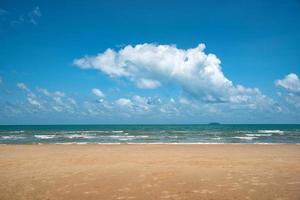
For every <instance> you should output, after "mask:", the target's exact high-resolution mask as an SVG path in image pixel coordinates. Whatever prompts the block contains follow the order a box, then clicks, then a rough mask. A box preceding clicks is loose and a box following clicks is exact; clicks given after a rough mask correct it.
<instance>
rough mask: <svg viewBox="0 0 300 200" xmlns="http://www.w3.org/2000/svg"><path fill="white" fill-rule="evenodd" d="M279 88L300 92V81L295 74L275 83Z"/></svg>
mask: <svg viewBox="0 0 300 200" xmlns="http://www.w3.org/2000/svg"><path fill="white" fill-rule="evenodd" d="M275 85H276V86H277V87H282V88H284V89H286V90H288V91H289V92H294V93H298V92H300V80H299V78H298V76H297V75H296V74H294V73H290V74H288V75H286V76H285V77H284V78H283V79H281V80H277V81H275Z"/></svg>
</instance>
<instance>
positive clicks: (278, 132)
mask: <svg viewBox="0 0 300 200" xmlns="http://www.w3.org/2000/svg"><path fill="white" fill-rule="evenodd" d="M257 132H258V133H277V134H280V135H281V134H284V131H281V130H258V131H257Z"/></svg>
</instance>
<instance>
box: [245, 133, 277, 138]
mask: <svg viewBox="0 0 300 200" xmlns="http://www.w3.org/2000/svg"><path fill="white" fill-rule="evenodd" d="M245 135H246V136H249V137H269V136H272V134H271V133H261V134H245Z"/></svg>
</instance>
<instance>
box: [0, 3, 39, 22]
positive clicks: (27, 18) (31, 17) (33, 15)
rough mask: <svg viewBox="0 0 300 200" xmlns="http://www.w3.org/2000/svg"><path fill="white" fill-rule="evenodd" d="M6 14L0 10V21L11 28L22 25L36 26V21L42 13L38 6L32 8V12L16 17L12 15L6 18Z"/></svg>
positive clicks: (5, 11) (6, 12)
mask: <svg viewBox="0 0 300 200" xmlns="http://www.w3.org/2000/svg"><path fill="white" fill-rule="evenodd" d="M8 13H9V11H7V10H4V9H0V16H2V19H1V20H2V23H5V24H8V25H12V26H16V25H19V24H23V23H30V24H34V25H37V24H38V19H39V18H40V17H41V16H42V12H41V10H40V7H39V6H36V7H35V8H33V10H31V11H29V12H27V13H23V14H21V15H17V16H16V15H13V13H12V14H10V15H9V16H8V15H7V14H8Z"/></svg>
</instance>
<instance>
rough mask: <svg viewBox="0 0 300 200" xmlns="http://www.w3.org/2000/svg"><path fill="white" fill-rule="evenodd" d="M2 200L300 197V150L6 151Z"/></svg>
mask: <svg viewBox="0 0 300 200" xmlns="http://www.w3.org/2000/svg"><path fill="white" fill-rule="evenodd" d="M0 199H1V200H6V199H7V200H12V199H43V200H45V199H72V200H73V199H75V200H76V199H99V200H110V199H142V200H148V199H187V200H194V199H195V200H196V199H197V200H199V199H201V200H202V199H204V200H205V199H210V200H213V199H217V200H226V199H228V200H229V199H230V200H232V199H260V200H265V199H272V200H284V199H286V200H293V199H295V200H299V199H300V145H0Z"/></svg>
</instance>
